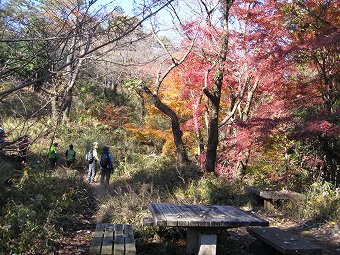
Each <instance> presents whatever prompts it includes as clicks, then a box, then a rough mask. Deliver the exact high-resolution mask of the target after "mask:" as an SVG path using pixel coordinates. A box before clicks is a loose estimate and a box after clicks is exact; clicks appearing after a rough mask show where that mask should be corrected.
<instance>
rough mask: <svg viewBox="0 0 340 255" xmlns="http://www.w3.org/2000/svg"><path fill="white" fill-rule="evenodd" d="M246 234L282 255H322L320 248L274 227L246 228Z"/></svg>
mask: <svg viewBox="0 0 340 255" xmlns="http://www.w3.org/2000/svg"><path fill="white" fill-rule="evenodd" d="M247 230H248V232H249V233H250V234H252V235H253V236H255V237H256V238H258V239H260V240H261V241H263V242H265V243H267V244H269V245H270V246H271V247H273V248H274V249H275V250H277V251H279V252H281V253H282V254H322V249H321V247H320V246H318V245H315V244H312V243H311V242H309V241H307V240H304V239H302V238H300V237H299V236H297V235H295V234H293V233H290V232H288V231H286V230H282V229H279V228H276V227H248V228H247Z"/></svg>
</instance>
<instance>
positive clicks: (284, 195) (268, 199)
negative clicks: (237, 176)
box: [244, 187, 306, 210]
mask: <svg viewBox="0 0 340 255" xmlns="http://www.w3.org/2000/svg"><path fill="white" fill-rule="evenodd" d="M244 191H245V192H246V193H247V194H253V195H256V196H259V197H261V198H263V199H264V204H263V206H264V209H265V210H273V209H274V202H275V201H278V200H303V199H305V198H306V196H305V195H303V194H300V193H297V192H294V191H291V190H279V189H275V188H253V187H245V188H244Z"/></svg>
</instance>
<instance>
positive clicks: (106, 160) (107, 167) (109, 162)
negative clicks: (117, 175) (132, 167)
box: [99, 146, 114, 187]
mask: <svg viewBox="0 0 340 255" xmlns="http://www.w3.org/2000/svg"><path fill="white" fill-rule="evenodd" d="M99 164H100V170H101V175H100V185H101V186H106V187H108V186H109V181H110V176H111V174H112V173H113V169H114V159H113V156H112V154H111V153H110V151H109V147H107V146H104V147H103V149H102V154H101V155H100V160H99Z"/></svg>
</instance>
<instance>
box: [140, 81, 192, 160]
mask: <svg viewBox="0 0 340 255" xmlns="http://www.w3.org/2000/svg"><path fill="white" fill-rule="evenodd" d="M143 89H144V91H145V92H146V93H147V95H148V96H150V97H151V100H152V103H153V104H154V105H155V106H156V107H157V109H159V110H160V111H161V112H162V113H164V114H165V115H166V116H168V117H169V118H170V120H171V130H172V134H173V137H174V143H175V146H176V150H177V155H178V157H179V162H180V164H187V163H189V159H188V154H187V151H186V148H185V146H184V143H183V140H182V130H181V128H180V124H179V121H178V117H177V114H176V113H175V112H174V111H173V110H172V109H171V108H170V107H168V106H167V105H165V104H164V103H162V101H161V100H160V99H159V97H158V96H157V95H155V94H152V92H151V91H150V90H149V88H147V87H146V86H144V87H143Z"/></svg>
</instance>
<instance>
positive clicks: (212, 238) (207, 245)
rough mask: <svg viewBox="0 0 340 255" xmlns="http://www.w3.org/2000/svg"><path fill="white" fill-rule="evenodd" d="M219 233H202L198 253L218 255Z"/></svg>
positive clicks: (199, 254) (200, 254)
mask: <svg viewBox="0 0 340 255" xmlns="http://www.w3.org/2000/svg"><path fill="white" fill-rule="evenodd" d="M216 244H217V235H215V234H200V235H199V252H198V255H216Z"/></svg>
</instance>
